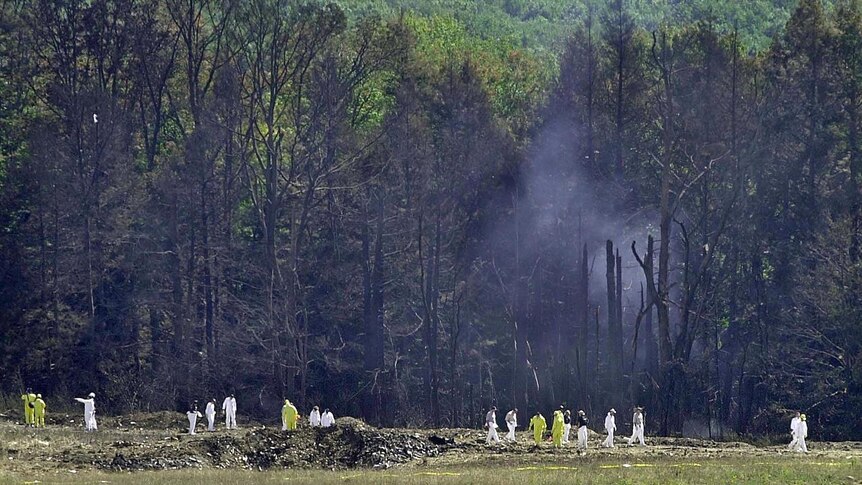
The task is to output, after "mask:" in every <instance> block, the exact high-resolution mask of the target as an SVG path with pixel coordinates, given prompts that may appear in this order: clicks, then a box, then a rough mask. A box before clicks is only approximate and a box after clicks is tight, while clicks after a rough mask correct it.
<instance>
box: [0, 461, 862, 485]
mask: <svg viewBox="0 0 862 485" xmlns="http://www.w3.org/2000/svg"><path fill="white" fill-rule="evenodd" d="M0 482H2V483H19V484H20V483H45V484H48V483H69V484H84V483H87V484H91V483H118V484H123V485H137V484H198V483H200V484H208V485H212V484H225V483H247V484H248V483H252V482H253V483H256V484H260V483H314V484H366V483H383V484H387V483H407V484H418V483H423V484H424V483H434V484H437V483H439V484H462V483H488V484H491V483H493V484H512V485H525V484H549V485H550V484H558V483H584V484H638V485H642V484H653V483H654V484H680V483H692V484H710V483H721V484H724V483H750V484H762V483H780V484H791V483H799V484H803V483H804V484H818V483H822V484H841V483H847V484H851V483H862V463H860V462H859V461H858V460H857V459H855V458H854V459H851V460H846V459H845V460H837V459H836V460H834V461H822V458H816V457H801V456H781V457H776V459H773V460H764V459H763V458H762V457H757V458H754V459H750V460H749V459H737V458H734V459H720V460H719V459H700V460H681V459H674V460H663V461H644V462H640V463H619V462H601V461H597V462H591V463H586V464H585V463H584V462H582V461H568V462H567V461H562V462H558V463H547V462H533V463H531V462H530V461H529V460H517V461H515V462H507V461H504V460H492V461H491V463H489V464H486V465H479V464H473V465H469V466H449V467H443V468H437V467H428V468H424V467H415V468H406V469H398V470H381V471H307V470H305V471H293V470H285V471H265V472H253V471H239V470H177V471H158V472H136V473H104V472H90V471H78V472H76V473H71V472H53V473H45V474H33V475H27V476H24V475H20V474H13V473H9V472H0Z"/></svg>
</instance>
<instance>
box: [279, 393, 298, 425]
mask: <svg viewBox="0 0 862 485" xmlns="http://www.w3.org/2000/svg"><path fill="white" fill-rule="evenodd" d="M298 417H299V416H297V412H296V406H294V405H293V403H291V402H290V400H288V399H285V400H284V406H282V407H281V430H282V431H287V430H294V429H296V420H297V418H298Z"/></svg>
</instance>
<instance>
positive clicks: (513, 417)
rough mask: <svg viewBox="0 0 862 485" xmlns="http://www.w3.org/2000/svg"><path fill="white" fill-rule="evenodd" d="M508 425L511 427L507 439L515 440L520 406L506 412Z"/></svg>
mask: <svg viewBox="0 0 862 485" xmlns="http://www.w3.org/2000/svg"><path fill="white" fill-rule="evenodd" d="M506 427H507V428H509V433H508V434H507V435H506V441H515V428H517V427H518V408H515V409H512V410H511V411H509V412H508V413H506Z"/></svg>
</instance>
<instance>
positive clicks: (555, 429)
mask: <svg viewBox="0 0 862 485" xmlns="http://www.w3.org/2000/svg"><path fill="white" fill-rule="evenodd" d="M564 426H565V420H564V419H563V411H561V410H559V409H557V410H556V411H554V423H553V425H552V426H551V436H553V437H554V447H555V448H560V447H562V446H563V427H564Z"/></svg>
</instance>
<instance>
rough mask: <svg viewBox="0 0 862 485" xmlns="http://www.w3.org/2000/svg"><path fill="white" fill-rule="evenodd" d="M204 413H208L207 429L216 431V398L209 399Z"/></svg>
mask: <svg viewBox="0 0 862 485" xmlns="http://www.w3.org/2000/svg"><path fill="white" fill-rule="evenodd" d="M204 414H206V415H207V431H215V415H216V410H215V399H210V400H209V402H208V403H207V407H206V410H204Z"/></svg>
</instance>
